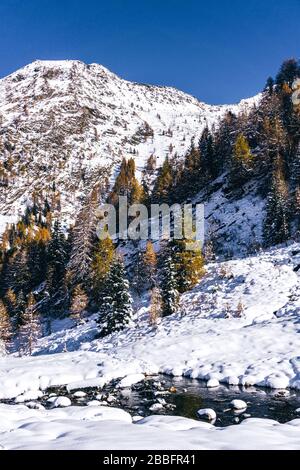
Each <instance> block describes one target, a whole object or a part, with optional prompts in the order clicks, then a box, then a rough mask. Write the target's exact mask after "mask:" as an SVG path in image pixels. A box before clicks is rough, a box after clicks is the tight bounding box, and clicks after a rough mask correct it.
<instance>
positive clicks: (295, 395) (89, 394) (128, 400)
mask: <svg viewBox="0 0 300 470" xmlns="http://www.w3.org/2000/svg"><path fill="white" fill-rule="evenodd" d="M84 391H85V393H86V396H85V397H83V398H79V397H75V396H74V392H75V391H72V392H68V391H67V389H66V388H65V387H59V388H55V387H53V388H51V389H49V390H47V391H46V392H45V395H44V396H43V397H42V398H40V399H39V400H36V401H38V402H39V403H41V404H42V405H44V406H45V407H46V408H51V406H53V405H52V403H50V402H49V401H48V399H49V397H51V396H53V395H54V394H55V395H57V396H67V397H69V398H70V400H71V402H72V405H77V406H86V405H87V403H88V402H90V401H91V400H95V399H98V400H100V403H101V401H102V400H103V401H104V403H105V404H106V406H114V407H120V408H122V409H124V410H126V411H128V412H129V413H130V414H131V415H132V416H149V415H151V414H167V415H177V416H183V417H186V418H192V419H199V418H198V416H197V410H199V409H201V408H212V409H213V410H214V411H215V412H216V414H217V419H216V421H215V423H214V424H215V426H228V425H231V424H238V423H240V422H241V421H243V420H244V419H246V418H249V417H255V418H270V419H274V420H276V421H279V422H280V423H285V422H287V421H291V420H292V419H295V418H300V392H296V391H293V390H270V389H262V388H258V387H250V388H241V387H232V386H231V387H229V386H225V385H220V386H219V387H218V388H212V389H209V388H207V387H206V383H205V382H202V381H199V380H191V379H187V378H182V377H180V378H179V377H178V378H170V377H167V376H155V377H148V378H147V379H146V380H145V381H143V382H140V383H139V384H136V385H133V386H132V387H131V388H130V389H122V390H120V389H118V388H117V382H113V383H111V384H109V385H107V386H106V387H105V388H104V389H102V390H100V389H97V388H89V389H85V390H84ZM99 395H100V396H99ZM234 399H239V400H243V401H245V402H246V403H247V409H246V411H243V412H240V413H238V412H235V411H234V410H232V408H231V406H230V402H231V401H232V400H234ZM159 402H161V403H160V404H159V405H158V407H160V406H162V407H161V409H157V403H159ZM6 403H10V404H13V401H6ZM154 404H156V405H155V407H154V408H155V409H152V410H151V407H152V406H153V405H154ZM297 409H298V411H296V410H297Z"/></svg>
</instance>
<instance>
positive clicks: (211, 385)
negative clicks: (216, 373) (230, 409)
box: [206, 379, 220, 388]
mask: <svg viewBox="0 0 300 470" xmlns="http://www.w3.org/2000/svg"><path fill="white" fill-rule="evenodd" d="M206 386H207V388H216V387H219V386H220V382H219V381H218V380H217V379H210V380H208V382H207V383H206Z"/></svg>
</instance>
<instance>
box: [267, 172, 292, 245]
mask: <svg viewBox="0 0 300 470" xmlns="http://www.w3.org/2000/svg"><path fill="white" fill-rule="evenodd" d="M289 234H290V227H289V207H288V189H287V184H286V181H285V179H284V176H283V172H282V170H281V168H277V169H276V170H275V172H274V175H273V180H272V184H271V188H270V191H269V194H268V197H267V204H266V216H265V220H264V227H263V235H264V242H265V245H266V246H271V245H276V244H278V243H283V242H284V241H286V240H287V238H288V236H289Z"/></svg>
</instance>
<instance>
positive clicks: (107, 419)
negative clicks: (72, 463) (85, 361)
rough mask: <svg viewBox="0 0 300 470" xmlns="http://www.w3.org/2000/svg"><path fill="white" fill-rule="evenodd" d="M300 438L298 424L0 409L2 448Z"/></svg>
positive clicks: (291, 441) (222, 444) (192, 445)
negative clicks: (218, 423)
mask: <svg viewBox="0 0 300 470" xmlns="http://www.w3.org/2000/svg"><path fill="white" fill-rule="evenodd" d="M299 433H300V419H296V420H293V421H291V422H290V423H287V424H278V423H277V422H276V421H272V420H266V419H248V420H246V421H244V422H243V423H242V424H240V425H239V426H229V427H227V428H215V427H214V426H212V425H210V424H207V423H203V422H199V421H194V420H191V419H186V418H180V417H173V416H150V417H148V418H145V419H143V420H141V421H139V422H138V423H136V424H132V422H131V417H130V415H129V414H127V413H125V412H124V411H122V410H118V409H116V408H107V407H93V406H90V407H81V408H78V407H70V408H67V409H55V410H51V411H38V410H29V409H28V408H27V407H25V406H23V405H18V406H9V405H0V445H1V446H2V448H4V449H20V450H25V449H55V450H59V449H183V448H184V449H199V450H201V449H254V448H255V449H300V440H299Z"/></svg>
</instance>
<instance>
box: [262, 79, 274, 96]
mask: <svg viewBox="0 0 300 470" xmlns="http://www.w3.org/2000/svg"><path fill="white" fill-rule="evenodd" d="M264 91H267V92H268V93H269V95H272V94H273V91H274V79H273V78H272V77H269V78H268V79H267V82H266V86H265V89H264Z"/></svg>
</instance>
